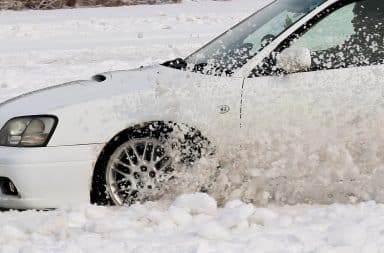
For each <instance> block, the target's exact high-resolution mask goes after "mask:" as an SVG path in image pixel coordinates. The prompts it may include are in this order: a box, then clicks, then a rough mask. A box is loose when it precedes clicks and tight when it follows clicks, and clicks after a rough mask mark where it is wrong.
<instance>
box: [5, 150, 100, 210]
mask: <svg viewBox="0 0 384 253" xmlns="http://www.w3.org/2000/svg"><path fill="white" fill-rule="evenodd" d="M102 148H103V145H102V144H92V145H76V146H60V147H42V148H13V147H0V178H7V179H9V180H10V181H11V182H12V183H13V184H14V185H15V187H16V189H17V193H18V194H17V196H13V195H9V193H8V194H7V192H5V191H1V190H0V208H10V209H48V208H58V207H63V206H68V205H74V204H81V203H90V198H89V196H90V187H91V182H92V174H93V168H94V164H95V162H96V160H97V157H98V155H99V153H100V151H101V149H102Z"/></svg>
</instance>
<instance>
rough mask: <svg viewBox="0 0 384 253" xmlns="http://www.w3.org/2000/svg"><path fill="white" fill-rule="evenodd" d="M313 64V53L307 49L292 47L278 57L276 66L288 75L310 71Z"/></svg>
mask: <svg viewBox="0 0 384 253" xmlns="http://www.w3.org/2000/svg"><path fill="white" fill-rule="evenodd" d="M311 64H312V57H311V51H310V50H309V49H308V48H305V47H290V48H287V49H285V50H284V51H282V52H281V53H280V54H278V55H277V56H276V66H277V67H278V68H280V69H282V70H284V71H286V72H287V73H295V72H300V71H305V70H308V69H310V67H311Z"/></svg>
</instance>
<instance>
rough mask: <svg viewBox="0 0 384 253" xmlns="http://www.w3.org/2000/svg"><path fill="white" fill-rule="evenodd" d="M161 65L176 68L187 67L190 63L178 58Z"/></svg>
mask: <svg viewBox="0 0 384 253" xmlns="http://www.w3.org/2000/svg"><path fill="white" fill-rule="evenodd" d="M161 65H163V66H166V67H170V68H174V69H186V68H187V65H188V64H187V62H186V61H185V60H184V59H182V58H177V59H174V60H171V61H166V62H164V63H163V64H161Z"/></svg>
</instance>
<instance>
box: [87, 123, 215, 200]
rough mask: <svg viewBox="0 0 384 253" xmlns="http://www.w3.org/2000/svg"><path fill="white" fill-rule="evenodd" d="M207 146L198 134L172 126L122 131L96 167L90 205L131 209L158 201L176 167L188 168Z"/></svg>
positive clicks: (171, 124)
mask: <svg viewBox="0 0 384 253" xmlns="http://www.w3.org/2000/svg"><path fill="white" fill-rule="evenodd" d="M175 133H177V134H175ZM180 133H181V134H180ZM180 137H181V138H180ZM209 146H210V143H209V141H208V140H207V139H206V138H204V137H203V136H202V135H201V133H200V131H198V130H196V129H193V128H190V127H186V126H185V125H182V126H180V125H178V124H175V123H171V122H168V123H164V122H151V123H149V124H145V125H143V126H139V127H134V128H132V129H128V130H126V131H123V132H122V133H120V134H119V135H117V136H116V137H115V138H113V139H112V140H111V141H110V142H109V143H108V144H107V145H106V147H105V149H104V150H103V152H102V154H101V155H100V157H99V159H98V161H97V163H96V167H95V171H94V176H93V182H92V191H91V202H92V203H93V204H98V205H132V204H134V203H143V202H145V201H153V200H157V199H159V198H161V196H162V190H163V189H162V188H163V187H164V185H165V184H166V183H167V182H168V181H169V180H172V179H174V177H173V173H174V171H175V166H178V165H180V164H182V165H185V166H186V167H191V166H192V165H193V164H194V162H195V161H196V160H197V159H200V158H201V157H202V155H204V154H207V153H208V150H209Z"/></svg>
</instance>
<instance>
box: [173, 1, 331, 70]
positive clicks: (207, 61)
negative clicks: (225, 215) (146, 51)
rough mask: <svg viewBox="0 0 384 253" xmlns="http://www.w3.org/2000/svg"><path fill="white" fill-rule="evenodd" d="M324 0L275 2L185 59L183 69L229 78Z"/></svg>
mask: <svg viewBox="0 0 384 253" xmlns="http://www.w3.org/2000/svg"><path fill="white" fill-rule="evenodd" d="M325 1H326V0H277V1H274V2H272V3H271V4H269V5H268V6H266V7H265V8H263V9H262V10H260V11H258V12H256V13H255V14H253V15H252V16H250V17H249V18H247V19H246V20H244V21H243V22H241V23H240V24H238V25H237V26H235V27H233V28H232V29H230V30H228V31H227V32H225V33H224V34H222V35H221V36H219V37H218V38H216V39H214V40H213V41H212V42H210V43H209V44H207V45H206V46H204V47H203V48H202V49H200V50H198V51H197V52H195V53H193V54H192V55H191V56H189V57H187V58H186V59H185V62H184V63H185V66H186V67H187V68H188V69H191V70H193V71H195V72H201V73H204V74H214V75H223V74H225V75H231V74H232V73H233V71H234V70H236V69H238V68H240V67H242V66H243V65H244V64H246V63H247V62H248V61H249V59H251V58H253V57H254V56H255V55H256V54H257V53H258V52H259V51H260V50H261V49H263V48H264V47H265V46H267V45H268V44H269V43H271V42H272V41H273V40H274V39H275V38H276V37H277V36H279V35H280V34H281V33H283V32H284V31H285V30H287V29H288V28H289V27H290V26H292V25H293V24H295V23H296V22H297V21H298V20H300V19H301V18H302V17H304V16H305V15H307V14H308V13H310V12H311V11H312V10H314V9H315V8H316V7H318V6H319V5H321V4H322V3H324V2H325ZM179 60H180V59H179Z"/></svg>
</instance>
